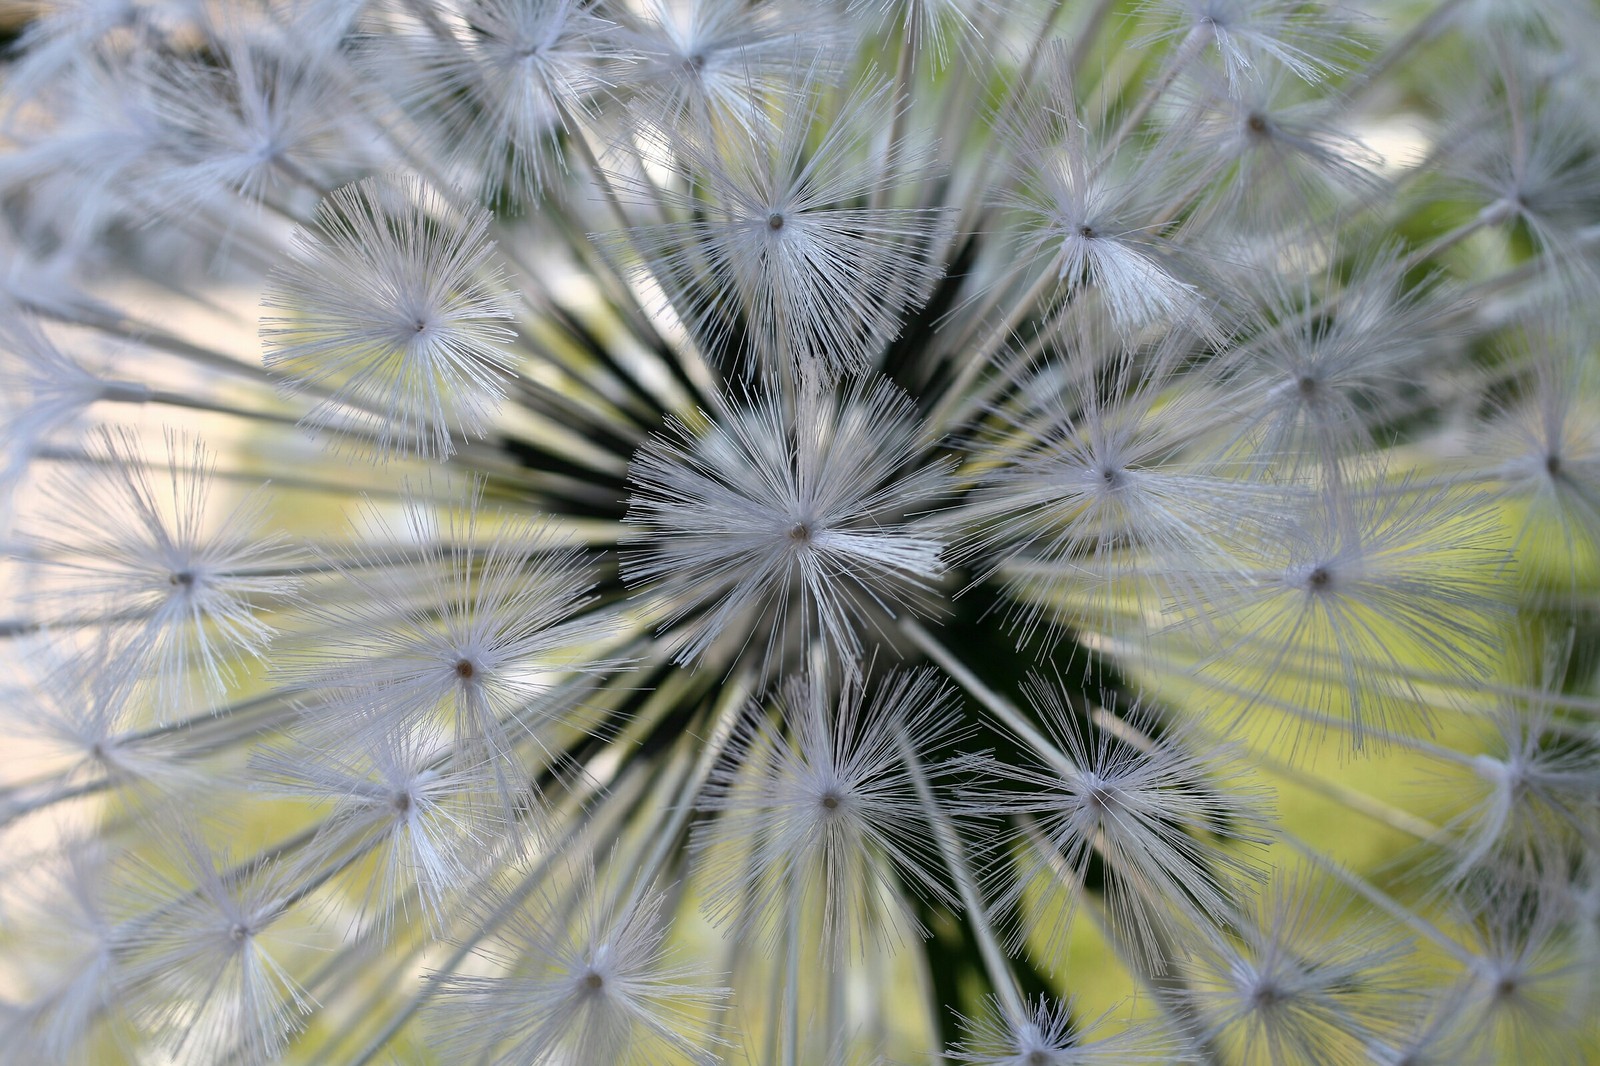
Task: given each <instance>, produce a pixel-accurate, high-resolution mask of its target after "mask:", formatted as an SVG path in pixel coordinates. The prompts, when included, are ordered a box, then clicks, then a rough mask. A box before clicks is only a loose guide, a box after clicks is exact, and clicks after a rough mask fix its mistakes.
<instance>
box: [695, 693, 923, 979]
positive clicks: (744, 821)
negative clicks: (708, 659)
mask: <svg viewBox="0 0 1600 1066" xmlns="http://www.w3.org/2000/svg"><path fill="white" fill-rule="evenodd" d="M954 697H955V693H954V692H953V691H952V690H950V689H948V688H945V689H940V688H939V687H938V682H937V680H936V679H935V678H934V677H933V676H932V675H931V674H929V673H926V672H922V673H917V674H903V675H899V676H891V677H888V678H885V679H884V680H882V681H881V682H879V686H878V691H877V692H876V693H874V694H873V696H872V697H871V698H870V699H868V697H867V696H866V695H865V694H864V693H863V691H862V683H861V682H860V681H858V680H855V679H850V680H847V681H846V682H845V683H844V686H843V688H842V690H841V691H840V692H839V694H838V696H837V701H838V702H837V705H836V706H829V703H831V700H830V698H829V696H828V693H827V690H826V688H824V686H823V685H822V684H820V683H818V682H816V681H809V682H808V681H807V680H806V679H804V678H790V679H789V680H788V681H786V682H785V683H784V685H783V687H782V688H781V689H780V690H779V694H778V698H777V700H776V701H775V706H774V710H775V711H776V713H775V714H774V715H773V716H771V717H768V716H767V714H766V713H765V708H763V707H760V706H759V705H757V706H754V707H752V708H751V709H750V713H749V716H747V717H746V718H744V719H743V720H742V721H741V722H740V724H739V726H738V727H737V729H736V731H735V734H734V736H733V739H732V740H731V741H730V742H729V744H728V748H727V751H726V753H725V755H724V758H723V760H722V763H721V764H720V766H719V767H718V769H717V770H715V771H714V772H713V773H712V776H711V778H710V781H709V783H708V785H707V788H706V790H705V793H704V795H703V796H702V797H701V800H700V809H701V810H702V811H707V812H714V813H715V815H716V817H715V819H714V820H712V821H709V822H705V823H702V825H701V827H700V828H701V829H703V830H704V832H702V833H701V834H700V835H699V836H697V837H696V838H694V840H693V844H694V845H695V847H696V850H697V851H699V852H701V853H703V854H704V855H705V857H706V859H705V861H706V865H707V890H708V894H709V902H710V904H711V906H712V907H713V908H714V913H715V914H716V915H717V916H718V917H720V918H721V919H722V920H723V921H724V922H725V923H731V925H732V927H733V929H734V930H735V931H737V932H738V933H740V934H747V933H750V932H758V933H760V934H761V935H762V937H763V939H765V940H767V941H771V940H773V939H775V938H776V937H777V936H778V935H779V934H780V932H781V930H779V929H778V928H775V927H774V926H775V925H776V919H777V917H778V916H780V915H782V914H784V913H785V912H786V911H788V912H792V913H796V914H805V915H806V916H807V917H809V916H810V914H811V913H812V912H816V913H820V923H819V924H820V931H821V940H820V950H821V951H822V952H823V953H824V954H825V955H826V956H828V957H830V958H839V957H842V956H848V955H849V954H850V953H851V951H852V949H853V948H854V949H855V950H859V948H860V945H859V944H855V945H852V940H856V939H859V938H864V937H865V938H874V937H884V936H889V935H893V934H894V933H895V932H896V925H897V924H900V925H903V924H904V923H905V922H906V920H907V917H908V916H907V915H906V914H903V913H902V914H898V915H896V914H887V915H884V914H879V913H878V912H879V911H881V910H882V906H883V904H882V899H883V895H884V890H885V889H886V888H888V887H890V885H891V884H892V883H893V879H894V878H895V877H896V875H898V876H899V877H900V878H903V879H904V880H905V881H907V882H909V883H910V884H911V885H913V886H915V888H916V890H917V891H920V892H925V893H930V894H932V895H934V896H936V897H942V898H943V899H944V900H945V901H946V902H953V898H951V897H950V894H949V892H948V890H947V889H945V888H944V886H943V884H942V883H941V882H940V881H939V880H938V879H937V878H936V877H935V875H934V873H933V869H934V863H933V850H934V849H932V848H931V847H930V845H929V842H928V837H929V834H928V829H927V823H928V817H929V816H928V813H927V812H926V811H925V810H924V809H923V804H922V802H921V800H920V798H919V797H918V795H917V793H916V788H915V785H914V778H913V777H912V775H911V773H910V772H909V771H908V770H907V768H906V767H905V766H904V765H902V761H903V759H905V758H907V757H910V758H916V757H917V753H918V752H919V751H920V752H926V751H928V750H931V749H934V748H936V747H938V746H939V745H941V744H945V743H948V742H949V740H950V739H951V737H950V733H951V730H952V727H953V726H954V724H955V720H954V716H953V715H952V714H951V708H952V706H953V704H954V702H955V700H954ZM778 723H781V724H782V726H783V727H784V729H785V731H786V732H779V729H778ZM786 734H787V735H786ZM901 744H905V745H906V746H907V748H909V755H907V754H903V753H902V750H901ZM742 938H743V936H742V935H741V939H742Z"/></svg>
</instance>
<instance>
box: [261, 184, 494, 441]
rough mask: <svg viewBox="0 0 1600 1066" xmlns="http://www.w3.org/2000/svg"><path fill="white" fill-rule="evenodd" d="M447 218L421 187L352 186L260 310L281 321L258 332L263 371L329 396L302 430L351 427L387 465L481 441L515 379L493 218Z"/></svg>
mask: <svg viewBox="0 0 1600 1066" xmlns="http://www.w3.org/2000/svg"><path fill="white" fill-rule="evenodd" d="M447 212H448V201H447V200H446V199H445V197H444V196H442V195H440V194H438V193H435V192H433V191H431V190H429V189H427V188H426V187H424V186H422V185H420V184H418V183H415V182H407V181H398V182H392V181H385V180H381V179H368V180H366V181H364V182H361V183H359V184H356V185H352V186H346V187H345V188H343V189H341V190H339V191H337V192H335V193H334V194H333V195H332V196H331V197H330V198H329V199H328V200H327V201H324V205H323V208H322V213H321V215H320V217H319V219H318V223H317V227H316V229H315V230H313V231H310V232H305V233H302V234H301V236H300V238H299V241H298V244H299V248H298V255H296V257H295V258H294V259H292V260H291V261H290V262H289V263H287V264H286V265H284V266H283V267H281V268H279V270H278V272H277V273H276V274H275V275H274V277H273V282H272V287H271V289H270V290H269V292H268V294H267V297H266V300H265V303H266V306H268V307H270V308H274V309H277V310H281V311H282V312H284V313H283V314H282V315H281V316H268V317H266V318H263V319H262V324H261V337H262V340H263V342H264V343H265V345H266V355H265V357H264V361H265V363H266V365H267V367H268V368H270V369H279V370H282V371H283V372H285V373H287V374H289V375H290V387H291V388H294V389H317V390H319V391H321V390H324V389H325V390H327V391H328V393H329V395H328V396H327V397H326V398H325V399H323V400H321V401H320V402H319V403H318V404H317V405H316V407H315V408H313V410H312V412H311V414H310V415H308V416H307V417H308V418H309V419H323V418H333V417H337V416H345V417H348V418H349V419H351V420H352V421H353V422H354V423H355V424H356V425H357V426H358V427H360V428H361V429H363V430H366V431H368V432H369V433H370V434H371V435H372V437H373V438H374V442H375V445H376V447H377V448H378V450H379V451H380V452H383V453H387V452H417V453H420V454H422V455H426V456H439V457H442V456H447V455H449V454H450V453H451V452H452V451H454V450H455V448H456V444H455V443H454V441H453V439H452V434H460V435H464V436H482V435H483V433H484V432H485V431H486V430H487V429H488V426H489V421H490V419H491V418H492V417H493V415H494V411H495V408H496V407H497V406H498V404H499V402H500V399H501V397H502V396H503V395H504V393H505V377H506V376H507V375H508V374H509V373H510V372H511V369H512V363H511V360H510V356H509V355H508V354H507V353H506V351H505V347H506V344H507V342H509V341H510V340H511V338H512V337H513V336H515V334H514V333H513V331H512V330H511V329H509V328H508V327H507V326H506V325H505V322H506V321H507V320H509V319H510V318H511V317H512V311H513V308H514V304H513V302H512V300H511V297H510V295H509V294H508V293H507V292H506V291H505V290H504V289H503V288H502V279H501V278H500V276H499V275H498V273H497V271H496V270H495V267H494V265H493V262H492V258H491V257H492V255H493V251H494V242H492V241H490V240H489V239H488V231H489V223H490V218H489V215H488V213H487V212H485V211H482V210H479V209H472V210H469V211H468V212H466V213H465V214H464V215H463V216H462V217H460V218H459V219H454V220H452V219H451V218H449V217H448V213H447ZM441 216H445V217H441ZM330 283H331V284H330Z"/></svg>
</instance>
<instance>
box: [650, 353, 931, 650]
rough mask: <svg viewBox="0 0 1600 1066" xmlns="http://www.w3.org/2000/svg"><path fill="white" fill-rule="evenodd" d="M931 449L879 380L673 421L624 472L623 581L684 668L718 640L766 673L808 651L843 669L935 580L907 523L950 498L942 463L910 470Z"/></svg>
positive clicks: (926, 548) (903, 401)
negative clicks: (817, 649) (658, 618)
mask: <svg viewBox="0 0 1600 1066" xmlns="http://www.w3.org/2000/svg"><path fill="white" fill-rule="evenodd" d="M930 446H931V442H930V441H929V440H928V438H927V435H926V433H925V431H924V430H923V429H922V427H921V426H920V425H919V423H918V421H917V418H916V415H915V412H914V411H913V410H912V409H911V404H910V402H909V400H908V399H907V398H906V396H905V395H904V394H903V393H901V392H900V391H899V390H898V389H896V388H895V387H894V386H893V385H891V384H889V383H888V382H885V381H871V380H868V381H867V382H866V383H865V384H852V385H850V386H848V387H847V388H846V389H844V390H842V391H840V392H838V393H822V392H818V391H813V390H809V389H802V390H801V391H800V393H799V395H798V396H797V397H796V398H795V399H794V401H793V402H792V406H791V405H790V401H788V400H787V399H786V398H782V397H774V398H769V399H765V400H762V399H757V400H756V401H755V402H754V403H752V404H750V405H748V406H745V407H742V408H739V407H735V408H731V409H729V410H727V411H726V413H725V414H723V415H722V416H721V417H720V418H717V419H715V420H710V421H709V424H708V425H706V426H705V428H704V429H702V430H700V431H699V432H696V431H695V430H693V429H691V428H690V427H689V426H688V425H681V424H680V425H679V426H677V427H675V429H674V431H673V432H672V434H671V436H668V437H664V438H662V437H658V438H655V439H653V440H651V441H649V442H647V443H646V444H645V446H644V447H643V448H641V449H640V451H639V454H638V456H637V457H636V458H635V460H634V465H633V469H632V472H631V473H630V475H629V477H630V480H631V481H632V483H633V486H634V494H633V496H632V497H631V500H630V505H629V509H628V521H629V522H630V523H632V524H633V525H634V526H635V527H637V528H638V529H640V530H641V533H639V534H636V535H635V536H634V537H632V538H630V544H629V545H628V551H627V553H626V554H625V555H624V557H623V572H624V574H625V576H626V577H627V578H628V580H629V582H630V583H631V584H634V585H640V586H645V587H648V588H650V589H652V590H653V591H654V592H655V594H656V595H658V596H659V597H660V598H661V600H662V602H663V606H664V608H665V610H666V611H667V619H668V624H669V625H670V626H672V628H673V631H675V632H676V633H677V634H678V636H677V637H675V638H674V645H675V648H676V652H677V658H678V660H679V661H680V662H689V661H692V660H694V659H697V658H699V657H701V656H703V655H705V654H706V653H707V652H708V651H709V650H710V649H711V648H712V646H713V645H714V644H716V643H718V642H719V641H720V640H724V639H726V638H725V634H726V633H728V631H730V630H732V632H733V633H734V634H737V640H736V642H735V648H739V647H746V646H748V647H750V649H751V651H752V653H753V654H755V655H756V656H757V657H758V658H760V660H761V661H762V662H763V663H764V664H766V665H767V666H768V667H772V666H775V665H776V664H777V663H779V662H780V661H781V660H782V659H783V658H784V657H785V656H787V655H790V654H792V653H793V652H792V649H791V648H790V647H789V645H790V644H791V643H793V642H799V645H800V646H804V644H805V643H806V642H809V641H810V640H813V639H819V640H823V641H826V642H827V644H828V645H829V646H830V647H831V648H832V649H834V650H835V651H836V652H838V653H842V654H844V655H847V656H852V657H853V656H854V655H855V653H856V652H857V651H858V650H859V649H860V648H861V647H862V636H863V630H868V629H870V628H878V629H881V628H882V627H883V625H884V624H885V620H884V615H886V614H887V615H889V616H891V617H892V616H893V615H894V614H895V612H896V609H897V608H899V609H901V610H915V608H916V607H917V606H918V605H919V604H920V603H922V602H926V599H927V596H928V594H929V593H930V591H931V588H932V582H933V580H934V579H936V578H937V577H938V576H939V575H940V574H941V573H942V572H943V563H942V562H941V561H940V549H941V545H940V543H939V541H938V540H936V539H934V538H933V537H932V536H926V535H918V530H917V527H916V526H915V525H914V524H912V522H911V516H912V515H913V514H914V512H916V511H917V510H928V509H930V508H931V507H932V506H933V505H934V504H935V503H937V502H938V500H939V498H940V496H941V495H942V494H943V493H944V491H945V487H946V485H947V478H948V471H947V467H946V466H945V465H944V464H941V463H937V462H935V463H929V464H927V465H921V466H918V465H917V464H918V462H919V461H922V460H923V459H924V457H925V453H926V451H927V450H928V449H929V448H930ZM752 623H755V628H751V626H752ZM752 632H755V633H765V637H764V639H763V640H761V641H760V642H759V643H753V644H752V643H751V642H750V641H749V639H748V638H749V635H750V634H751V633H752Z"/></svg>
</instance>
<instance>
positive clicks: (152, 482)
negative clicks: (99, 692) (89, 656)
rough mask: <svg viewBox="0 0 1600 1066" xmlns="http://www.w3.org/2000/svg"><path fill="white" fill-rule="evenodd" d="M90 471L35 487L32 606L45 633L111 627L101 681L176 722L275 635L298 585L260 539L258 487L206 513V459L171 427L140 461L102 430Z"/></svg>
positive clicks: (265, 535) (205, 452) (268, 536)
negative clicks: (276, 618) (161, 447)
mask: <svg viewBox="0 0 1600 1066" xmlns="http://www.w3.org/2000/svg"><path fill="white" fill-rule="evenodd" d="M89 457H90V461H89V463H88V464H86V466H85V467H84V468H83V469H81V470H75V471H74V472H73V474H72V475H71V476H67V475H66V472H65V471H60V472H59V473H60V475H61V476H59V477H57V478H55V479H53V480H52V481H50V482H49V483H47V485H46V492H47V493H48V498H49V501H50V504H49V506H48V507H47V508H45V509H44V510H42V511H40V512H38V513H36V514H35V515H33V516H32V517H33V518H34V519H36V520H40V519H42V520H44V521H37V522H33V523H30V524H29V526H30V528H31V530H32V531H31V532H29V533H26V534H25V540H24V543H25V544H27V545H28V549H29V551H31V552H32V553H34V554H35V555H36V556H37V558H38V562H39V566H38V568H37V570H36V576H37V583H36V584H35V585H34V587H33V589H32V592H31V595H30V600H31V602H32V604H33V605H34V607H35V610H36V611H37V618H38V620H39V621H40V622H43V623H46V624H58V625H66V626H68V627H75V626H81V625H83V624H85V623H92V622H94V621H96V620H99V621H100V622H102V623H104V624H105V625H107V626H109V627H110V630H109V634H110V636H111V640H112V645H111V646H110V647H109V648H105V649H102V650H105V651H109V652H113V653H114V654H111V655H109V656H108V657H107V658H106V660H105V663H104V665H105V666H106V668H107V669H108V671H109V676H108V683H110V684H112V685H113V687H125V686H128V685H131V684H133V683H134V682H135V681H137V682H139V683H140V684H142V685H147V686H149V687H150V688H151V689H152V690H153V691H152V695H153V697H154V700H155V706H156V708H157V714H158V715H159V716H160V717H161V718H163V719H168V718H174V717H178V716H179V715H180V713H181V712H182V711H184V710H185V709H186V708H188V707H189V706H190V705H191V703H192V702H193V701H194V700H195V699H197V698H200V697H201V696H205V697H212V698H214V697H216V696H219V695H220V694H221V693H222V692H223V691H225V689H226V687H227V685H228V684H229V683H230V682H231V681H232V680H233V679H234V678H235V676H236V670H237V668H238V667H239V665H240V664H241V662H243V661H245V660H248V659H252V658H259V657H260V656H261V655H262V653H263V651H264V650H265V648H266V646H267V644H268V643H269V642H270V641H271V639H272V636H273V625H272V623H271V621H270V620H269V617H268V614H267V611H268V609H269V608H270V607H271V606H272V605H274V604H276V603H280V602H281V601H282V600H283V598H284V597H285V596H287V595H289V594H290V593H291V592H292V590H293V589H294V587H295V585H296V583H297V582H296V579H295V578H294V577H293V576H292V575H291V574H290V573H288V572H287V571H286V569H285V568H286V567H288V566H290V565H292V563H293V562H294V554H293V553H291V552H290V551H289V550H288V544H287V540H286V539H285V538H284V537H283V536H281V535H279V534H275V533H271V532H267V531H265V526H266V523H265V511H266V509H267V500H266V498H265V496H264V490H258V491H256V492H254V493H251V494H248V495H246V496H245V497H244V498H243V499H241V500H239V501H238V502H236V503H234V504H233V506H232V507H231V509H229V510H224V509H223V508H225V507H226V506H227V505H226V503H225V502H224V503H222V504H221V506H216V505H214V504H213V494H218V495H220V493H218V486H217V485H215V484H214V482H213V464H214V459H213V456H212V453H211V452H210V451H209V449H207V448H206V447H205V446H204V445H202V444H201V443H200V442H199V441H198V440H195V439H193V438H190V437H187V436H185V435H184V434H181V433H179V432H177V431H175V430H168V431H167V434H166V447H165V454H164V455H161V456H159V457H156V456H151V455H149V454H148V453H147V452H146V450H145V449H144V447H143V446H142V445H141V444H140V443H139V440H138V438H137V437H136V436H135V435H134V434H133V433H131V432H129V431H126V430H123V431H118V430H114V429H106V430H103V431H102V432H100V433H99V434H97V435H96V436H95V437H94V438H93V439H92V442H91V445H90V448H89Z"/></svg>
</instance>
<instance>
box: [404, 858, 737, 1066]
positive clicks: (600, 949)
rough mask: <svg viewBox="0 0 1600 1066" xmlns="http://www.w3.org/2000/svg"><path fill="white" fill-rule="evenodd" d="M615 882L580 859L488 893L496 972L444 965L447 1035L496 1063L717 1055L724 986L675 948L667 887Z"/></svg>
mask: <svg viewBox="0 0 1600 1066" xmlns="http://www.w3.org/2000/svg"><path fill="white" fill-rule="evenodd" d="M617 891H618V889H617V888H616V887H615V886H611V885H603V884H597V882H596V880H595V875H594V871H593V869H592V868H580V869H579V870H577V871H576V873H575V875H574V876H573V877H572V878H571V879H570V884H568V885H567V888H566V889H565V891H562V890H559V889H556V888H554V887H550V888H546V889H543V890H537V891H534V892H531V893H526V892H525V895H524V898H519V896H518V894H517V893H518V889H516V888H513V889H511V890H493V891H491V892H489V893H488V894H487V895H486V896H485V897H484V898H483V899H482V901H481V902H480V903H479V905H478V910H479V912H480V913H481V915H482V916H483V918H484V919H485V923H486V928H487V930H488V932H489V934H490V935H489V936H488V937H487V939H485V940H484V941H483V942H482V943H481V944H479V945H478V946H477V953H478V954H479V955H480V956H481V957H482V958H483V959H485V960H486V961H487V962H488V963H489V964H490V965H491V966H492V967H493V968H494V971H495V972H493V973H491V974H488V975H483V976H471V975H467V974H446V975H443V977H442V981H441V984H440V987H439V994H438V996H437V997H436V998H435V999H434V1000H433V1002H432V1003H431V1004H430V1010H431V1014H432V1019H433V1023H434V1026H435V1028H436V1029H437V1030H438V1031H439V1032H440V1034H441V1036H442V1037H443V1039H444V1046H445V1047H446V1048H448V1049H450V1050H451V1051H452V1052H453V1053H455V1054H457V1055H461V1056H472V1058H471V1059H470V1060H467V1059H464V1061H482V1062H488V1063H493V1064H495V1066H564V1064H566V1063H575V1062H594V1063H602V1062H603V1063H606V1064H608V1066H654V1064H656V1063H660V1062H665V1061H674V1060H678V1059H680V1058H681V1059H683V1060H686V1061H688V1062H692V1063H696V1064H699V1066H714V1064H715V1063H716V1062H717V1056H716V1052H715V1048H716V1045H717V1041H716V1039H715V1037H714V1036H713V1028H712V1022H713V1018H712V1015H713V1013H714V1012H715V1011H716V1010H717V1009H719V1008H720V1005H721V1002H722V1000H723V999H724V998H725V997H726V996H727V994H728V989H726V988H721V987H718V986H716V985H715V984H713V983H712V980H711V979H710V977H709V975H708V974H706V973H704V972H703V971H701V970H700V969H698V968H697V967H695V966H694V965H692V964H690V963H687V962H683V961H679V960H678V959H676V958H674V954H673V952H672V950H671V948H670V947H669V946H668V945H667V943H666V933H667V925H666V918H665V916H664V914H663V913H662V911H663V907H664V906H665V904H666V898H665V896H664V895H662V894H661V893H657V892H643V893H635V894H633V895H631V896H629V897H627V898H618V897H617V896H615V895H614V893H615V892H617ZM491 915H493V916H494V917H493V919H492V920H491V919H490V916H491Z"/></svg>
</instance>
